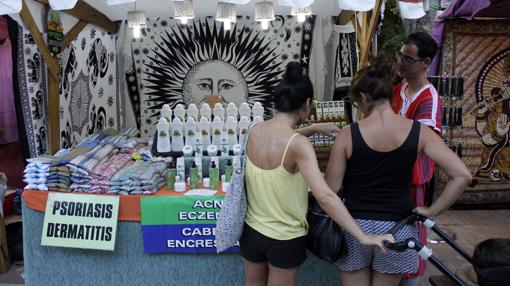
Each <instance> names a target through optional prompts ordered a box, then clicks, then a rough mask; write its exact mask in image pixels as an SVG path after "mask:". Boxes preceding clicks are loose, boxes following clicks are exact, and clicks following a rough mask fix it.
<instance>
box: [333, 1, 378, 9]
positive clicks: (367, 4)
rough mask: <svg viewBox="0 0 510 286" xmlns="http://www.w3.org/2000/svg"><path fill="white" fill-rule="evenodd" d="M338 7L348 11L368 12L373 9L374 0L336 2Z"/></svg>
mask: <svg viewBox="0 0 510 286" xmlns="http://www.w3.org/2000/svg"><path fill="white" fill-rule="evenodd" d="M338 7H340V9H342V10H350V11H370V10H372V9H374V7H375V0H338Z"/></svg>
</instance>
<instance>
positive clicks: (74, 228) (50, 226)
mask: <svg viewBox="0 0 510 286" xmlns="http://www.w3.org/2000/svg"><path fill="white" fill-rule="evenodd" d="M118 213H119V197H117V196H95V195H76V194H65V193H53V192H51V193H49V194H48V201H47V202H46V212H45V214H44V224H43V232H42V239H41V245H46V246H59V247H73V248H88V249H99V250H113V249H114V247H115V236H116V233H117V217H118Z"/></svg>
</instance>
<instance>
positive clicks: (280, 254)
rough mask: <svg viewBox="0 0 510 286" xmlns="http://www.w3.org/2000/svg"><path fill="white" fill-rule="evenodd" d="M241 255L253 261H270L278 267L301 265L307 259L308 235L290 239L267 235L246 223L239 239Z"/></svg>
mask: <svg viewBox="0 0 510 286" xmlns="http://www.w3.org/2000/svg"><path fill="white" fill-rule="evenodd" d="M239 244H240V246H241V256H242V257H243V258H244V259H246V260H248V261H251V262H255V263H259V262H269V264H271V265H272V266H275V267H278V268H287V269H288V268H295V267H299V266H300V265H301V264H303V262H305V259H306V252H305V250H306V236H300V237H297V238H294V239H290V240H277V239H273V238H270V237H267V236H265V235H263V234H261V233H259V232H258V231H256V230H254V229H253V228H251V227H250V226H249V225H247V224H244V230H243V235H242V236H241V239H240V240H239Z"/></svg>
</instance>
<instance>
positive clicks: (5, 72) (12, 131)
mask: <svg viewBox="0 0 510 286" xmlns="http://www.w3.org/2000/svg"><path fill="white" fill-rule="evenodd" d="M0 31H1V32H0V34H1V35H0V144H8V143H13V142H17V141H18V140H19V139H18V126H17V124H16V110H15V107H14V92H13V89H12V71H13V66H12V49H11V40H10V39H9V34H8V32H7V21H6V20H5V18H4V17H0Z"/></svg>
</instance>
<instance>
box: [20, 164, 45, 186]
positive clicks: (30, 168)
mask: <svg viewBox="0 0 510 286" xmlns="http://www.w3.org/2000/svg"><path fill="white" fill-rule="evenodd" d="M49 174H50V164H49V163H48V162H47V161H46V162H31V163H29V164H28V165H27V166H26V168H25V171H24V175H23V177H24V180H23V181H24V182H25V183H27V185H26V186H25V189H30V190H39V191H47V190H48V186H47V185H46V181H47V179H48V176H49Z"/></svg>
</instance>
